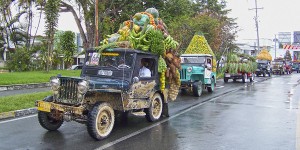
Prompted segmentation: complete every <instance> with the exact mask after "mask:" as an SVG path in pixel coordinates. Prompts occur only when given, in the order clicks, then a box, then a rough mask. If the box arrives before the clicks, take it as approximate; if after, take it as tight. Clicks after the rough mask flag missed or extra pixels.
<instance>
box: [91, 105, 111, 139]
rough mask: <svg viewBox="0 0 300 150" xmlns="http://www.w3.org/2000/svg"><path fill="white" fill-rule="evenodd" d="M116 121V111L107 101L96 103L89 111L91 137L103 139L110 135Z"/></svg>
mask: <svg viewBox="0 0 300 150" xmlns="http://www.w3.org/2000/svg"><path fill="white" fill-rule="evenodd" d="M114 123H115V113H114V110H113V109H112V107H111V106H110V104H109V103H107V102H102V103H96V104H95V105H94V106H93V108H92V110H91V111H90V112H89V115H88V121H87V130H88V133H89V135H90V136H91V137H93V138H94V139H96V140H101V139H104V138H106V137H107V136H109V134H110V133H111V131H112V129H113V127H114Z"/></svg>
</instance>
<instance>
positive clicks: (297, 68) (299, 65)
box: [292, 62, 300, 73]
mask: <svg viewBox="0 0 300 150" xmlns="http://www.w3.org/2000/svg"><path fill="white" fill-rule="evenodd" d="M299 68H300V63H299V62H293V66H292V71H296V72H297V73H299V72H300V70H299Z"/></svg>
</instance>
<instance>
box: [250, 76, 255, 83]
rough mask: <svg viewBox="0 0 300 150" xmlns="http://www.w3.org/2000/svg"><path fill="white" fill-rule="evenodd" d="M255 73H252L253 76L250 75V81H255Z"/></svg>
mask: <svg viewBox="0 0 300 150" xmlns="http://www.w3.org/2000/svg"><path fill="white" fill-rule="evenodd" d="M254 78H255V77H254V74H251V77H250V82H253V81H254Z"/></svg>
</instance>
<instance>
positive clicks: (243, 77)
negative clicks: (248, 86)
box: [242, 73, 247, 83]
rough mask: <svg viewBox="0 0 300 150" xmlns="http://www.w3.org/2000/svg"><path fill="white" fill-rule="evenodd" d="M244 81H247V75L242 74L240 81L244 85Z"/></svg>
mask: <svg viewBox="0 0 300 150" xmlns="http://www.w3.org/2000/svg"><path fill="white" fill-rule="evenodd" d="M246 79H247V74H246V73H244V74H243V75H242V81H243V83H246Z"/></svg>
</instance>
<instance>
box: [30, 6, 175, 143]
mask: <svg viewBox="0 0 300 150" xmlns="http://www.w3.org/2000/svg"><path fill="white" fill-rule="evenodd" d="M151 13H153V14H156V13H158V12H157V11H155V10H153V9H148V10H147V11H146V12H141V13H138V14H136V15H135V17H134V19H133V20H132V21H125V22H124V24H123V25H122V26H121V27H120V30H119V31H118V33H116V34H113V35H110V36H108V38H107V39H104V40H103V41H102V45H101V46H100V47H97V48H93V49H89V50H86V54H85V63H84V65H83V69H82V72H81V75H80V77H64V76H61V75H58V76H56V77H52V78H51V80H50V83H51V89H52V91H53V94H52V95H51V96H48V97H46V98H45V99H44V100H40V101H37V102H36V105H37V106H38V119H39V123H40V124H41V126H42V127H44V128H45V129H47V130H50V131H53V130H57V129H58V128H59V127H60V126H61V125H62V123H63V122H64V121H76V122H79V123H84V124H86V125H87V131H88V133H89V134H90V136H91V137H93V138H95V139H96V140H101V139H103V138H106V137H107V136H109V135H110V133H111V131H112V129H113V126H114V123H115V116H116V113H121V114H127V113H131V114H133V115H137V116H145V117H146V119H147V120H148V121H150V122H153V121H157V120H159V119H160V118H161V116H162V115H165V116H168V115H169V114H168V102H169V101H170V100H175V99H176V97H177V94H178V91H179V87H180V80H179V71H178V69H179V68H180V60H179V58H178V57H177V56H176V55H175V52H174V51H175V48H176V47H177V45H178V43H177V42H176V41H175V40H174V39H173V38H172V37H171V36H170V35H168V34H167V31H166V30H165V28H163V26H162V25H163V22H162V20H160V18H155V17H154V16H156V17H158V14H157V15H152V14H151ZM143 17H145V19H142V18H143ZM155 20H159V21H158V22H155ZM159 25H160V26H161V27H160V28H158V26H159ZM141 26H142V27H143V29H142V27H141ZM156 26H157V28H156ZM166 80H168V82H166Z"/></svg>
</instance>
